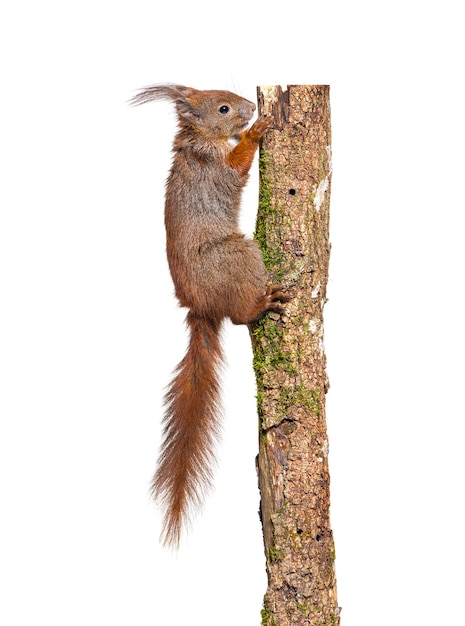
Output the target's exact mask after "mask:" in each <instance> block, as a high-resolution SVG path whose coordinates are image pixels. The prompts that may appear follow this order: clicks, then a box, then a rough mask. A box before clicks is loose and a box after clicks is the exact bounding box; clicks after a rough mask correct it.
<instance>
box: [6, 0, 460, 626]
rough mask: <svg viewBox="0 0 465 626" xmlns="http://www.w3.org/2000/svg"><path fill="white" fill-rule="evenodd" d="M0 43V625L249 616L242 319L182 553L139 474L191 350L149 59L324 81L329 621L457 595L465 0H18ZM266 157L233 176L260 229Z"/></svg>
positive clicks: (421, 610) (233, 81)
mask: <svg viewBox="0 0 465 626" xmlns="http://www.w3.org/2000/svg"><path fill="white" fill-rule="evenodd" d="M0 47H1V50H0V52H1V64H2V70H1V80H0V89H1V99H0V106H1V116H0V124H1V136H0V150H1V189H0V193H1V198H0V201H1V206H0V208H1V224H0V263H1V265H0V272H1V283H0V297H1V308H0V317H1V325H0V328H1V330H0V332H1V346H0V359H1V378H0V385H1V433H0V447H1V450H0V464H1V467H0V477H1V500H0V502H1V508H2V511H1V526H2V529H1V534H0V542H1V545H0V549H1V554H0V568H1V569H0V573H1V581H0V588H1V596H2V599H1V603H0V622H1V623H2V624H5V626H18V625H21V626H23V625H28V626H29V625H31V624H46V625H47V626H58V625H59V626H62V625H64V624H65V625H66V626H74V625H79V626H81V625H83V624H86V625H88V626H97V625H98V626H101V625H102V624H111V625H112V626H129V625H130V626H133V625H137V626H155V625H156V626H180V625H181V624H201V625H202V626H213V625H215V626H217V625H218V624H222V625H224V626H233V625H235V626H236V625H238V624H241V625H244V626H253V625H257V624H259V622H260V616H259V612H260V608H261V606H262V597H263V594H264V592H265V588H266V577H265V563H264V556H263V548H262V539H261V528H260V524H259V520H258V515H257V510H258V493H257V487H256V475H255V467H254V463H255V454H256V450H257V441H256V440H257V432H256V421H257V420H256V416H255V400H254V393H255V390H254V382H253V378H252V373H251V350H250V347H249V341H248V335H247V330H246V328H245V327H232V326H230V325H226V327H225V351H226V354H227V358H228V367H227V369H226V371H225V376H224V403H225V407H226V415H225V419H224V434H223V444H222V446H221V448H220V449H219V467H218V470H217V472H216V483H215V490H214V492H213V494H212V495H211V496H210V497H209V498H208V500H207V502H206V505H205V507H204V510H203V512H202V515H201V516H199V518H198V519H197V520H196V523H195V524H194V526H193V528H192V531H191V533H190V534H189V537H188V539H187V540H186V541H184V543H183V545H182V547H181V550H180V551H179V553H178V555H173V554H171V553H169V552H166V551H164V550H163V549H161V547H160V546H159V544H158V533H159V531H160V520H159V516H158V511H157V509H156V508H155V506H154V505H153V504H152V503H151V501H150V499H149V497H148V487H149V482H150V478H151V475H152V473H153V470H154V466H155V459H156V455H157V449H158V444H159V435H160V418H161V403H162V396H163V388H164V387H165V385H166V384H167V382H168V380H169V376H170V372H171V371H172V369H173V367H174V366H175V364H176V363H177V362H178V361H179V360H180V358H181V357H182V355H183V352H184V347H185V334H184V323H183V319H184V316H185V312H184V311H182V310H180V309H178V308H177V306H176V302H175V300H174V297H173V289H172V285H171V282H170V277H169V274H168V270H167V265H166V261H165V252H164V246H165V242H164V230H163V228H164V227H163V188H164V181H165V178H166V175H167V171H168V168H169V163H170V155H169V149H170V145H171V141H172V138H173V134H174V131H175V126H174V120H173V116H172V114H171V112H170V107H169V106H168V105H167V104H165V103H157V104H152V105H146V106H145V107H142V108H139V109H131V108H129V107H128V106H127V104H126V102H127V100H128V99H129V98H130V97H131V96H132V95H133V93H134V91H135V89H137V88H139V87H142V86H145V85H147V84H151V83H155V82H177V83H181V84H186V85H190V86H194V87H197V88H201V89H202V88H218V89H230V90H233V91H237V92H239V93H240V94H241V95H243V96H245V97H247V98H249V99H254V98H255V88H256V85H258V84H270V85H272V84H284V85H286V84H293V83H294V84H297V83H301V84H318V83H324V84H328V83H329V84H330V85H331V107H332V126H333V167H334V174H333V188H332V197H331V241H332V246H333V247H332V257H331V267H330V274H331V275H330V283H329V286H328V295H329V298H330V301H329V303H328V304H327V306H326V308H325V316H326V327H325V343H326V351H327V357H328V371H329V377H330V381H331V390H330V392H329V394H328V398H327V409H328V430H329V439H330V470H331V479H332V526H333V530H334V536H335V542H336V550H337V561H336V566H337V578H338V596H339V598H338V599H339V604H340V605H341V606H342V607H343V612H342V624H343V626H373V624H376V625H377V626H393V624H396V625H409V626H410V625H411V624H421V625H422V626H425V625H435V626H437V625H438V624H465V617H464V616H463V582H464V581H463V563H464V556H465V555H464V528H465V519H464V513H463V475H464V463H463V451H462V448H463V436H462V432H463V430H462V422H463V419H464V417H465V415H464V413H465V410H464V400H463V385H464V381H463V373H464V357H463V355H464V349H465V341H464V331H463V320H464V313H465V311H464V304H463V283H464V281H463V270H464V265H465V264H464V261H465V255H464V245H463V239H464V229H463V222H462V213H463V210H464V193H463V145H464V139H465V136H464V135H465V133H464V121H463V116H464V110H465V100H464V95H463V61H462V57H463V53H464V49H463V48H464V46H463V22H462V18H461V17H459V3H458V2H451V1H448V0H446V1H443V2H441V3H439V2H437V3H434V2H412V1H409V0H402V2H398V1H396V0H394V1H391V2H386V3H378V2H360V1H358V2H339V3H338V2H331V1H326V0H325V1H320V2H318V3H315V2H305V3H304V2H302V3H297V2H295V1H294V2H292V1H291V2H286V3H283V4H273V3H263V2H261V3H253V2H243V1H242V0H237V1H236V2H234V3H224V2H223V3H222V2H216V3H213V2H212V3H211V4H207V3H205V2H202V1H201V0H198V1H197V2H189V3H183V2H179V1H178V2H170V3H168V2H158V3H157V2H153V1H152V2H143V1H140V0H132V1H131V2H127V1H126V2H125V1H120V2H109V1H108V0H107V1H104V0H93V1H92V2H89V1H88V0H83V1H81V2H77V3H64V2H57V1H55V2H54V1H51V0H43V1H42V2H15V3H13V2H12V1H11V0H7V2H6V3H4V5H3V8H2V10H1V15H0ZM255 205H256V170H255V174H254V176H253V180H252V181H251V185H250V188H249V191H248V193H247V194H246V196H245V197H244V203H243V209H244V229H246V230H247V231H248V232H251V231H252V230H253V225H254V218H255V216H254V211H255Z"/></svg>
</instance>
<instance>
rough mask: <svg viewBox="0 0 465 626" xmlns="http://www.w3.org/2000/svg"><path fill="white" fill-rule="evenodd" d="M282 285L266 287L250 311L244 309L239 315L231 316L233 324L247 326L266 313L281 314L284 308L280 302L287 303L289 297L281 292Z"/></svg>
mask: <svg viewBox="0 0 465 626" xmlns="http://www.w3.org/2000/svg"><path fill="white" fill-rule="evenodd" d="M283 288H284V287H283V285H268V287H267V288H266V291H265V293H264V294H263V295H262V296H260V297H259V298H257V300H256V302H255V304H254V306H253V307H252V308H250V309H248V310H247V309H246V310H244V311H243V313H241V314H240V315H237V314H236V315H234V316H231V321H232V323H233V324H248V323H249V322H253V321H254V320H257V319H260V317H263V315H265V314H266V313H267V312H268V311H274V312H275V313H282V312H283V311H284V307H282V306H281V305H280V304H279V303H280V302H283V303H284V302H288V301H289V300H290V297H289V296H288V295H287V294H286V293H284V292H283Z"/></svg>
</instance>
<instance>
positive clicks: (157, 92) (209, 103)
mask: <svg viewBox="0 0 465 626" xmlns="http://www.w3.org/2000/svg"><path fill="white" fill-rule="evenodd" d="M152 100H170V101H172V102H174V103H175V105H176V112H177V115H178V118H179V122H180V125H181V126H183V127H186V126H187V127H192V128H195V129H197V130H199V131H200V132H202V133H203V134H205V135H208V136H209V137H211V138H212V139H229V138H230V137H234V136H235V135H237V134H238V133H240V132H241V131H242V130H244V129H245V128H246V127H247V125H248V123H249V121H250V120H251V118H252V115H253V114H254V111H255V108H256V107H255V104H254V103H253V102H250V101H249V100H246V99H245V98H241V97H240V96H238V95H236V94H235V93H232V92H230V91H218V90H207V91H200V90H198V89H193V88H191V87H184V86H182V85H153V86H152V87H147V88H146V89H143V90H142V91H141V92H139V93H138V94H137V95H136V96H134V98H132V100H131V104H133V105H138V104H144V103H145V102H150V101H152Z"/></svg>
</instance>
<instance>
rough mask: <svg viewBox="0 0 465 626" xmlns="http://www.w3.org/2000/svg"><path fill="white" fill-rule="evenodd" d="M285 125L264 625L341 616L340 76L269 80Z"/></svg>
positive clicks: (268, 160)
mask: <svg viewBox="0 0 465 626" xmlns="http://www.w3.org/2000/svg"><path fill="white" fill-rule="evenodd" d="M258 100H259V111H260V113H262V114H267V115H273V117H274V120H275V122H274V126H273V128H272V129H271V130H270V131H268V133H267V134H266V136H265V138H264V140H263V142H262V146H261V151H260V199H259V211H258V217H257V228H256V239H257V240H258V241H259V243H260V245H261V247H262V251H263V255H264V259H265V263H266V265H267V268H268V270H269V272H270V275H271V281H272V282H273V283H275V284H278V283H279V284H283V285H284V286H285V287H286V289H287V291H288V293H289V294H290V296H291V300H290V301H289V302H288V303H286V304H285V305H284V309H285V310H284V312H283V313H281V314H279V313H271V314H269V315H267V316H265V317H264V318H263V319H261V320H259V321H258V322H255V323H253V324H251V326H250V332H251V338H252V344H253V349H254V369H255V373H256V378H257V402H258V411H259V428H260V438H259V456H258V474H259V486H260V494H261V505H260V514H261V519H262V525H263V535H264V544H265V554H266V564H267V574H268V589H267V591H266V594H265V598H264V608H263V610H262V625H265V624H266V625H268V626H287V625H289V626H291V625H292V626H301V625H302V626H303V625H310V624H311V625H312V626H316V625H318V626H320V625H321V626H322V625H323V624H324V625H338V624H339V620H340V618H339V614H340V609H339V607H338V606H337V599H336V579H335V568H334V559H335V549H334V542H333V535H332V531H331V528H330V519H329V506H330V496H329V471H328V437H327V433H326V417H325V394H326V392H327V390H328V387H329V385H328V380H327V375H326V357H325V352H324V346H323V308H324V304H325V302H326V285H327V280H328V264H329V252H330V244H329V196H330V186H331V126H330V107H329V86H327V85H301V86H288V87H287V89H285V90H283V89H282V88H281V87H279V86H276V87H259V88H258Z"/></svg>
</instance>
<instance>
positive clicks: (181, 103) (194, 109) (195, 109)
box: [176, 98, 202, 122]
mask: <svg viewBox="0 0 465 626" xmlns="http://www.w3.org/2000/svg"><path fill="white" fill-rule="evenodd" d="M176 110H177V112H178V115H179V116H180V117H182V118H184V119H186V120H189V121H193V122H198V121H199V119H200V118H201V117H202V111H201V108H200V107H199V106H197V105H196V104H195V103H194V102H193V101H192V99H190V98H189V99H186V100H184V99H183V100H177V101H176Z"/></svg>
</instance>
